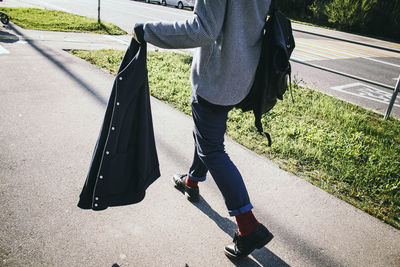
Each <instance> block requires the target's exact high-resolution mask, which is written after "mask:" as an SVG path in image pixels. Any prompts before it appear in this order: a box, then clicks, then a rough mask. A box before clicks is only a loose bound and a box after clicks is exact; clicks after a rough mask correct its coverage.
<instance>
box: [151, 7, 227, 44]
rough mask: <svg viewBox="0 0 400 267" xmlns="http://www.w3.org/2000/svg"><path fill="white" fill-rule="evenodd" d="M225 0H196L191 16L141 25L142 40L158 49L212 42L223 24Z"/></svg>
mask: <svg viewBox="0 0 400 267" xmlns="http://www.w3.org/2000/svg"><path fill="white" fill-rule="evenodd" d="M226 4H227V0H197V1H196V4H195V8H194V12H193V18H191V19H188V20H186V21H178V22H154V23H145V24H144V27H143V29H144V40H145V41H146V42H149V43H151V44H153V45H156V46H158V47H161V48H193V47H201V46H204V45H207V44H209V43H211V42H213V41H215V40H216V39H217V37H218V35H219V33H220V31H221V29H222V25H223V23H224V17H225V10H226Z"/></svg>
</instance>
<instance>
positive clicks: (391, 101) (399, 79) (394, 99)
mask: <svg viewBox="0 0 400 267" xmlns="http://www.w3.org/2000/svg"><path fill="white" fill-rule="evenodd" d="M399 91H400V75H399V78H398V79H397V83H396V87H395V89H394V92H393V95H392V99H391V100H390V103H389V107H388V109H387V110H386V115H385V120H387V118H389V116H390V112H391V111H392V108H393V105H394V102H395V101H396V97H397V94H398V93H399Z"/></svg>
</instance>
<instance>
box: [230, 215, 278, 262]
mask: <svg viewBox="0 0 400 267" xmlns="http://www.w3.org/2000/svg"><path fill="white" fill-rule="evenodd" d="M273 237H274V235H273V234H272V233H271V232H270V231H268V229H267V228H266V227H265V226H264V225H262V224H261V223H260V224H259V225H257V227H256V229H255V230H254V231H253V233H251V234H249V235H246V236H241V235H240V234H239V233H238V232H237V233H235V237H234V238H233V242H232V243H231V244H229V245H227V246H226V247H225V255H226V256H228V257H230V258H236V259H239V258H243V257H246V256H247V255H249V254H250V253H251V252H253V250H255V249H256V248H262V247H264V246H265V245H266V244H268V242H269V241H271V240H272V238H273Z"/></svg>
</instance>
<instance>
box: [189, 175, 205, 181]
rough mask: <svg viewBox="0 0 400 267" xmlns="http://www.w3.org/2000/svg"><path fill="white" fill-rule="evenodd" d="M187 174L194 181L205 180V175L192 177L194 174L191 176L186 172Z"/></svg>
mask: <svg viewBox="0 0 400 267" xmlns="http://www.w3.org/2000/svg"><path fill="white" fill-rule="evenodd" d="M188 176H189V179H190V180H192V181H196V182H204V181H205V180H206V176H204V177H200V178H199V177H194V176H192V175H190V174H188Z"/></svg>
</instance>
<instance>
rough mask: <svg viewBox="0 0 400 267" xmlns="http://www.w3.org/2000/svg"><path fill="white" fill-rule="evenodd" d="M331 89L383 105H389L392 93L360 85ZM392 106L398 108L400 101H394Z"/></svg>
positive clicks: (352, 84)
mask: <svg viewBox="0 0 400 267" xmlns="http://www.w3.org/2000/svg"><path fill="white" fill-rule="evenodd" d="M331 89H332V90H336V91H340V92H343V93H346V94H349V95H354V96H358V97H362V98H365V99H369V100H372V101H376V102H380V103H384V104H389V103H390V99H391V98H392V93H388V92H385V91H383V90H380V89H377V88H375V87H372V86H369V85H365V84H362V83H350V84H346V85H341V86H334V87H331ZM394 106H396V107H399V108H400V99H397V100H396V101H395V104H394Z"/></svg>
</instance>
